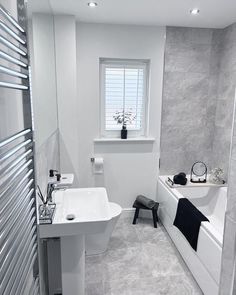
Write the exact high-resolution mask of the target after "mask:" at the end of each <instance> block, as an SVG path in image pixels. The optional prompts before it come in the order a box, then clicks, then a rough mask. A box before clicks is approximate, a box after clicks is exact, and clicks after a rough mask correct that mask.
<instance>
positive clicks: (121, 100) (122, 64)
mask: <svg viewBox="0 0 236 295" xmlns="http://www.w3.org/2000/svg"><path fill="white" fill-rule="evenodd" d="M148 65H149V63H148V61H143V60H111V59H101V60H100V67H101V72H100V73H101V79H100V81H101V85H100V86H101V102H102V103H101V133H102V136H108V137H119V134H120V130H121V128H122V125H123V121H124V120H123V118H124V116H125V118H126V126H127V129H128V130H129V136H133V137H137V136H144V135H145V131H146V117H147V116H146V111H147V101H148V100H147V85H148V81H147V80H148Z"/></svg>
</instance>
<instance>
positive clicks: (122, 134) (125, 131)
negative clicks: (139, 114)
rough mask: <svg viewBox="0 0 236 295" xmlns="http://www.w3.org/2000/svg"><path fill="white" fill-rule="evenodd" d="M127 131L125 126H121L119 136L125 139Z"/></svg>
mask: <svg viewBox="0 0 236 295" xmlns="http://www.w3.org/2000/svg"><path fill="white" fill-rule="evenodd" d="M127 133H128V130H127V129H126V126H123V127H122V129H121V132H120V138H121V139H127Z"/></svg>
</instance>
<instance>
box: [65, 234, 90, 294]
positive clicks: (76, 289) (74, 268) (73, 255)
mask: <svg viewBox="0 0 236 295" xmlns="http://www.w3.org/2000/svg"><path fill="white" fill-rule="evenodd" d="M84 240H85V238H84V235H77V236H63V237H61V270H62V294H63V295H84V289H85V288H84V277H85V274H84V271H85V243H84Z"/></svg>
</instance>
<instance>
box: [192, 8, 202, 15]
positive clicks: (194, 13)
mask: <svg viewBox="0 0 236 295" xmlns="http://www.w3.org/2000/svg"><path fill="white" fill-rule="evenodd" d="M199 12H200V10H199V9H197V8H194V9H191V10H190V13H191V14H193V15H197V14H199Z"/></svg>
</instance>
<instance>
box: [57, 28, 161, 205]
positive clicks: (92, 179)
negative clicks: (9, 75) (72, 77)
mask: <svg viewBox="0 0 236 295" xmlns="http://www.w3.org/2000/svg"><path fill="white" fill-rule="evenodd" d="M76 39H77V43H76V44H77V56H76V57H77V101H76V104H75V102H74V96H73V97H71V95H69V93H70V92H68V95H66V94H65V97H64V99H66V102H67V103H68V104H69V105H70V104H71V103H72V105H71V106H70V108H69V109H68V108H67V109H66V110H62V116H63V120H64V121H66V120H67V121H70V120H71V119H72V120H73V117H74V116H76V121H75V120H73V123H72V124H68V128H66V129H67V131H65V132H66V133H70V132H75V138H73V139H72V138H71V141H70V142H68V143H67V144H69V145H75V146H76V152H77V156H78V164H77V163H76V165H75V166H74V172H75V173H76V176H77V179H78V185H79V186H80V187H91V186H105V187H106V188H107V190H108V193H109V199H110V200H111V201H114V202H117V203H118V204H120V205H121V206H122V207H123V208H128V207H131V206H132V203H133V201H134V199H135V197H136V195H138V194H145V195H147V196H148V197H151V198H155V197H156V183H157V176H158V170H159V168H158V159H159V141H160V124H161V98H162V77H163V60H164V59H163V57H164V43H165V28H164V27H142V26H121V25H98V24H81V23H78V24H77V27H76ZM68 44H69V43H67V45H68ZM72 46H74V44H72ZM70 47H71V44H70V46H67V58H70V59H71V61H72V59H73V61H74V57H73V56H72V55H70V52H69V50H70ZM56 48H57V47H56ZM100 57H105V58H130V59H132V58H133V59H150V116H149V136H152V137H155V139H156V141H155V143H154V144H153V143H128V142H122V143H116V144H115V143H98V144H94V142H93V140H94V138H97V137H99V131H100V130H99V123H100V118H99V113H100V97H99V58H100ZM73 71H74V69H73ZM64 76H67V74H65V75H64ZM58 83H60V82H59V81H58ZM74 107H76V109H73V108H74ZM66 112H68V113H67V114H66ZM66 117H67V119H66ZM61 120H62V119H61V113H60V112H59V122H60V121H61ZM64 156H66V155H64ZM91 156H102V157H103V158H104V175H102V176H99V175H98V176H95V175H93V174H92V165H91V162H90V157H91ZM73 160H75V159H73ZM76 161H77V160H76ZM61 167H62V170H63V165H62V166H61Z"/></svg>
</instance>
